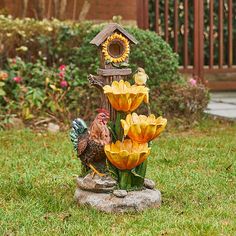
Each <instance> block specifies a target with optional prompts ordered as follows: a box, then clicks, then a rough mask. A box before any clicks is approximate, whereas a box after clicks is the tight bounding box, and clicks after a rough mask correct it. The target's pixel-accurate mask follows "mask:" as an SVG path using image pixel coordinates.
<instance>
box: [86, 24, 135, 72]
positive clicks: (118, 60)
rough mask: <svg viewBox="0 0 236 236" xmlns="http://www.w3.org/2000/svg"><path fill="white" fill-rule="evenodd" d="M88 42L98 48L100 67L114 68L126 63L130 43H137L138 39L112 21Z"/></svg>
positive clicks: (123, 65)
mask: <svg viewBox="0 0 236 236" xmlns="http://www.w3.org/2000/svg"><path fill="white" fill-rule="evenodd" d="M90 43H91V44H94V45H96V46H97V47H98V48H99V53H100V59H101V68H103V69H115V68H120V67H125V66H126V65H127V64H128V60H129V54H130V44H137V43H138V41H137V40H136V39H135V38H134V37H133V36H132V35H131V34H129V33H128V32H127V31H126V30H124V29H123V28H122V27H121V26H120V25H118V24H116V23H112V24H108V25H107V26H106V27H105V28H104V29H103V30H102V31H101V32H100V33H98V34H97V35H96V36H95V38H93V40H92V41H91V42H90ZM100 72H101V71H100ZM107 72H108V71H107ZM107 72H106V74H107ZM130 72H131V71H130ZM123 73H125V72H124V71H123ZM126 73H128V70H126Z"/></svg>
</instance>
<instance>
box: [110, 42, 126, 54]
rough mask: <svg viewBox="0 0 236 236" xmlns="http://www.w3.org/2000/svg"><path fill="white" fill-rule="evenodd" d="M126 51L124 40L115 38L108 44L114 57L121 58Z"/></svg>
mask: <svg viewBox="0 0 236 236" xmlns="http://www.w3.org/2000/svg"><path fill="white" fill-rule="evenodd" d="M124 52H125V46H124V45H123V43H122V42H120V41H118V40H113V41H112V42H111V43H110V44H109V45H108V53H109V54H110V56H112V57H114V58H119V57H121V56H122V55H123V53H124Z"/></svg>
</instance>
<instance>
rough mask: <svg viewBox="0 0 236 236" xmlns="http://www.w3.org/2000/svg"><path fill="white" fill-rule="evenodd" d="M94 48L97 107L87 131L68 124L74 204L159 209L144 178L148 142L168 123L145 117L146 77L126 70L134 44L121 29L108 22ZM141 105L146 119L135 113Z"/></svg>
mask: <svg viewBox="0 0 236 236" xmlns="http://www.w3.org/2000/svg"><path fill="white" fill-rule="evenodd" d="M91 43H92V44H95V45H96V46H97V47H99V52H100V61H101V65H100V69H98V75H97V76H94V75H89V76H88V80H89V82H90V84H91V85H94V86H96V87H97V88H98V89H100V91H101V98H102V99H101V109H99V110H98V114H97V116H96V118H95V119H94V121H93V122H92V123H91V125H90V126H89V127H88V126H87V125H86V123H85V122H84V121H83V120H82V119H76V120H74V121H73V123H72V130H71V141H72V143H73V145H74V148H75V150H76V151H77V155H78V157H79V159H80V160H81V162H82V171H81V176H80V177H78V178H77V190H76V192H75V198H76V201H77V202H78V203H79V204H80V205H89V206H91V207H95V208H97V209H99V210H102V211H106V212H126V211H140V210H143V209H145V208H148V207H159V206H160V204H161V194H160V192H159V191H158V190H155V189H154V187H155V183H154V182H153V181H151V180H148V179H146V178H145V175H146V168H147V158H148V156H149V154H150V152H151V143H150V142H151V141H152V140H153V139H155V138H156V137H158V136H159V135H160V133H161V132H162V131H163V130H164V129H165V126H166V123H167V120H166V119H164V118H162V117H158V118H156V117H155V115H153V114H150V108H149V89H148V88H147V87H146V82H147V79H148V76H147V74H146V73H145V71H144V69H143V68H138V70H137V73H136V74H134V76H133V82H132V83H133V85H131V83H130V82H128V81H127V79H128V76H130V75H131V74H132V71H131V69H130V68H128V66H129V64H128V58H129V54H130V44H137V43H138V42H137V40H136V39H135V38H134V37H133V36H132V35H130V34H129V33H128V32H127V31H126V30H124V29H123V28H122V27H121V26H120V25H118V24H115V23H112V24H108V25H107V26H106V27H105V28H104V29H103V30H102V31H101V32H100V33H98V34H97V35H96V37H95V38H94V39H93V40H92V41H91ZM141 103H145V104H146V106H147V108H148V113H149V114H148V115H147V116H145V115H138V114H137V113H136V112H135V110H136V109H137V108H138V107H139V106H140V105H141Z"/></svg>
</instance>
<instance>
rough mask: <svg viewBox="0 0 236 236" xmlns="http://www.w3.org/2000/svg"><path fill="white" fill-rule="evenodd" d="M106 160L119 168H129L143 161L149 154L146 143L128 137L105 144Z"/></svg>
mask: <svg viewBox="0 0 236 236" xmlns="http://www.w3.org/2000/svg"><path fill="white" fill-rule="evenodd" d="M104 150H105V153H106V156H107V158H108V160H109V161H110V162H111V163H112V164H113V165H114V166H115V167H117V168H118V169H120V170H131V169H133V168H135V167H136V166H138V165H140V164H141V163H143V162H144V161H145V160H146V159H147V157H148V155H149V154H150V150H151V148H149V147H148V144H147V143H143V144H140V143H137V142H134V141H132V140H130V139H125V140H124V141H123V142H121V141H116V143H111V144H107V145H105V148H104Z"/></svg>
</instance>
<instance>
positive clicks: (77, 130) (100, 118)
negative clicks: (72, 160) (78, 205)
mask: <svg viewBox="0 0 236 236" xmlns="http://www.w3.org/2000/svg"><path fill="white" fill-rule="evenodd" d="M109 118H110V116H109V112H108V111H107V110H105V109H99V110H98V115H97V116H96V118H95V119H94V121H93V122H92V123H91V125H90V127H89V129H88V127H87V125H86V123H85V122H84V121H83V120H82V119H80V118H77V119H75V120H74V121H73V122H72V130H71V132H70V137H71V141H72V143H73V146H74V149H75V150H76V152H77V155H78V158H79V159H80V160H81V162H82V164H83V167H84V170H85V172H87V171H88V170H89V169H91V170H92V171H93V176H94V175H95V174H98V175H99V176H104V174H103V173H101V172H100V171H101V170H102V171H103V169H104V166H105V160H106V156H105V153H104V145H105V144H108V143H109V142H110V140H111V137H110V132H109V129H108V128H107V122H108V120H109Z"/></svg>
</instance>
